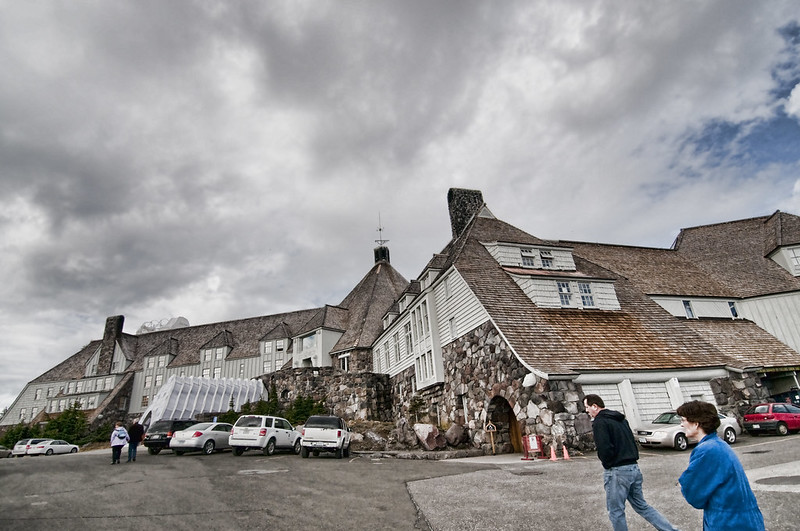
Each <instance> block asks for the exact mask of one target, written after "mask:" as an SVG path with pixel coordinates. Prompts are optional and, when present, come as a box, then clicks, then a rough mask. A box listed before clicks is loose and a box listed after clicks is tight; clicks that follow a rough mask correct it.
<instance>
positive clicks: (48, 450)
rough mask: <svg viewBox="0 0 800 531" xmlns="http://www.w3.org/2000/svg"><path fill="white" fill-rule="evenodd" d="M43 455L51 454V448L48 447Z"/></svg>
mask: <svg viewBox="0 0 800 531" xmlns="http://www.w3.org/2000/svg"><path fill="white" fill-rule="evenodd" d="M44 455H53V449H52V448H48V449H47V451H46V452H45V453H44Z"/></svg>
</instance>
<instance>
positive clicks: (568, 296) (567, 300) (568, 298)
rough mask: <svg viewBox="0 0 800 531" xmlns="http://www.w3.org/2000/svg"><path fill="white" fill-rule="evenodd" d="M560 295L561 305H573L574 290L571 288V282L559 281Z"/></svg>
mask: <svg viewBox="0 0 800 531" xmlns="http://www.w3.org/2000/svg"><path fill="white" fill-rule="evenodd" d="M558 296H559V298H560V299H561V306H571V305H572V292H571V291H570V289H569V282H558Z"/></svg>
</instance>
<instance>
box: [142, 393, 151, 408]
mask: <svg viewBox="0 0 800 531" xmlns="http://www.w3.org/2000/svg"><path fill="white" fill-rule="evenodd" d="M149 403H150V397H149V396H147V395H142V407H147V405H148V404H149Z"/></svg>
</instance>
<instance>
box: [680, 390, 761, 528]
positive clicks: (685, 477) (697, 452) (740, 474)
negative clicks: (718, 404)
mask: <svg viewBox="0 0 800 531" xmlns="http://www.w3.org/2000/svg"><path fill="white" fill-rule="evenodd" d="M678 415H680V416H681V417H682V420H681V426H683V429H684V430H685V431H686V435H687V437H690V438H697V439H700V442H699V443H698V444H697V446H696V447H695V449H694V450H692V455H691V457H690V458H689V468H687V469H686V471H684V473H683V474H681V477H680V479H679V480H678V481H679V482H680V484H681V492H682V493H683V497H684V498H686V501H687V502H689V504H690V505H691V506H692V507H694V508H695V509H703V530H704V531H718V530H736V531H764V517H763V516H762V514H761V511H760V510H759V508H758V503H757V502H756V497H755V495H754V494H753V491H752V490H751V489H750V483H749V482H748V480H747V476H746V475H745V473H744V468H742V464H741V463H740V462H739V459H738V458H737V457H736V454H734V453H733V450H731V449H730V447H729V446H728V443H726V442H724V441H722V440H721V439H720V438H719V437H717V428H718V427H719V417H718V416H717V409H716V408H715V407H714V405H713V404H709V403H708V402H700V401H698V400H693V401H691V402H686V403H685V404H683V405H682V406H681V407H679V408H678Z"/></svg>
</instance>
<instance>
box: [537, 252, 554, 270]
mask: <svg viewBox="0 0 800 531" xmlns="http://www.w3.org/2000/svg"><path fill="white" fill-rule="evenodd" d="M539 254H540V255H541V257H542V267H543V268H545V269H550V268H552V267H553V251H541V252H540V253H539Z"/></svg>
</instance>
